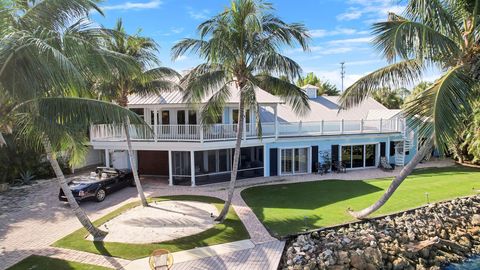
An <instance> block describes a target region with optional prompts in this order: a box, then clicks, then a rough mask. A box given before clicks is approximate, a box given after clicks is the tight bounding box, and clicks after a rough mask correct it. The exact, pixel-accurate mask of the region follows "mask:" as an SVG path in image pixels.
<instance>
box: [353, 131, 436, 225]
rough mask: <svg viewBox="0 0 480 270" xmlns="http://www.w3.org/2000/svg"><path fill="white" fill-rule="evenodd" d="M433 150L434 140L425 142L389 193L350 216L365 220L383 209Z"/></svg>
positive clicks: (395, 180)
mask: <svg viewBox="0 0 480 270" xmlns="http://www.w3.org/2000/svg"><path fill="white" fill-rule="evenodd" d="M431 149H432V138H429V139H427V140H426V141H425V143H424V144H423V146H422V147H421V148H420V150H419V151H418V152H417V153H416V154H415V156H414V157H413V159H412V160H411V161H410V162H409V163H408V164H407V165H406V166H405V167H403V169H402V170H401V171H400V173H399V174H398V175H397V176H396V177H395V179H394V180H393V181H392V183H391V184H390V186H389V187H388V189H387V191H385V193H384V194H383V195H382V197H380V199H379V200H378V201H376V202H375V203H374V204H372V205H371V206H369V207H367V208H365V209H363V210H360V211H356V212H355V211H352V210H350V209H349V210H348V212H349V213H350V215H352V216H354V217H355V218H357V219H364V218H366V217H367V216H369V215H370V214H372V213H373V212H375V211H377V210H378V209H380V207H382V206H383V205H384V204H385V203H386V202H387V201H388V200H389V199H390V197H392V195H393V193H394V192H395V190H397V188H398V187H399V186H400V184H402V183H403V180H405V179H406V178H407V177H408V176H409V175H410V174H411V173H412V171H413V170H414V169H415V167H416V166H417V165H418V163H420V161H422V159H423V158H424V157H425V155H426V154H427V153H428V152H429V151H431Z"/></svg>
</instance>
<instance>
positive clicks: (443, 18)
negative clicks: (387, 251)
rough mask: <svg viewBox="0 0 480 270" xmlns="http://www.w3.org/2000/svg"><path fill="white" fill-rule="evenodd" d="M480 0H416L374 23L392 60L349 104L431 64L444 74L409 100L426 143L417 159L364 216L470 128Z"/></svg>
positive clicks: (410, 114)
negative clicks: (434, 150)
mask: <svg viewBox="0 0 480 270" xmlns="http://www.w3.org/2000/svg"><path fill="white" fill-rule="evenodd" d="M479 8H480V0H457V1H453V0H445V1H437V0H435V1H432V0H410V1H409V3H408V5H407V8H406V11H405V14H404V15H403V16H400V15H396V14H389V18H388V20H387V21H385V22H380V23H376V24H374V25H373V31H374V34H375V39H374V40H373V43H374V45H375V47H376V48H377V49H379V50H380V51H381V52H382V54H383V56H384V57H385V59H386V60H387V61H388V62H389V63H390V65H388V66H386V67H384V68H381V69H379V70H377V71H374V72H372V73H370V74H368V75H366V76H364V77H363V78H361V79H359V80H358V81H357V82H355V83H354V84H353V85H352V86H350V87H349V88H348V89H347V90H346V91H345V93H344V94H343V96H342V99H341V100H342V105H343V107H344V108H349V107H351V106H354V105H355V104H358V103H359V102H361V101H362V100H363V99H365V98H366V97H367V96H369V95H371V94H372V93H374V92H376V91H379V90H381V89H382V88H385V87H395V88H396V87H401V86H407V85H412V84H414V83H415V82H419V81H420V79H421V76H422V74H423V73H424V72H425V70H426V69H427V68H428V67H432V66H433V67H437V68H439V69H440V70H442V71H443V72H444V73H443V74H442V75H441V76H440V78H439V79H438V80H436V81H435V83H433V84H432V85H431V86H429V87H428V88H427V89H426V90H425V91H421V92H420V93H418V94H417V95H416V96H415V98H414V99H413V100H411V101H409V102H408V103H407V104H405V108H404V114H405V117H406V118H407V120H408V122H409V124H410V128H412V129H416V130H418V134H419V137H423V139H425V142H424V143H423V146H421V148H420V150H419V151H418V152H417V153H416V154H415V156H414V158H413V159H412V160H411V161H410V162H409V163H408V164H407V165H406V166H405V167H404V168H403V169H402V170H401V172H400V173H399V175H398V176H396V177H395V179H394V180H393V182H392V183H391V185H390V187H389V188H388V189H387V190H386V192H385V193H384V194H383V195H382V197H381V198H380V199H379V200H378V201H377V202H376V203H374V204H373V205H372V206H370V207H368V208H366V209H363V210H361V211H358V212H351V213H352V215H353V216H355V217H357V218H364V217H366V216H368V215H370V214H371V213H373V212H374V211H376V210H378V209H379V208H380V207H381V206H382V205H384V204H385V203H386V202H387V200H388V199H389V198H390V197H391V196H392V194H393V193H394V192H395V190H396V189H397V188H398V186H399V185H400V184H401V183H402V182H403V181H404V180H405V178H406V177H407V176H408V175H409V174H410V173H411V172H412V171H413V169H414V168H415V167H416V165H417V164H418V163H419V162H420V161H421V160H422V159H423V157H424V156H425V155H426V154H427V153H428V152H429V151H430V150H431V147H432V144H435V145H436V147H437V148H438V149H439V150H441V151H444V150H445V147H446V145H448V143H449V142H451V141H452V140H454V139H455V136H456V134H458V133H457V132H458V131H459V130H464V129H465V126H464V121H462V119H463V116H465V115H469V114H471V112H472V106H471V103H472V101H473V100H474V98H475V95H474V89H475V88H478V87H479V84H478V79H479V78H480V72H479V71H480V57H479V56H478V55H479V54H478V53H479V52H480V45H479V37H480V36H479V35H480V32H479V30H480V28H479V22H478V19H479Z"/></svg>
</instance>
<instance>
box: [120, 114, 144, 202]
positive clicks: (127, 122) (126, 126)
mask: <svg viewBox="0 0 480 270" xmlns="http://www.w3.org/2000/svg"><path fill="white" fill-rule="evenodd" d="M129 126H130V119H129V118H128V116H127V117H125V122H124V123H123V128H124V129H125V137H126V138H127V148H128V158H129V159H130V167H131V168H132V173H133V180H134V181H135V186H136V187H137V191H138V196H140V200H141V201H142V205H143V206H144V207H147V206H148V202H147V199H146V198H145V194H144V193H143V187H142V183H140V178H139V177H138V171H137V164H136V163H135V159H134V158H133V149H132V141H131V139H130V130H129Z"/></svg>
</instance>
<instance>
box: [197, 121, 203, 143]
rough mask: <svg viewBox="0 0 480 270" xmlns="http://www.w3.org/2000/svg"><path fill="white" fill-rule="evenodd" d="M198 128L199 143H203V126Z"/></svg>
mask: <svg viewBox="0 0 480 270" xmlns="http://www.w3.org/2000/svg"><path fill="white" fill-rule="evenodd" d="M198 128H199V129H200V142H201V143H203V125H199V126H198Z"/></svg>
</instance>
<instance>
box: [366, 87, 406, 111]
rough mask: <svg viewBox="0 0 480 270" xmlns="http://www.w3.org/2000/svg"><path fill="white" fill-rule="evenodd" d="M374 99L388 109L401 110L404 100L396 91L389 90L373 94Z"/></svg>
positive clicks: (381, 90) (385, 89)
mask: <svg viewBox="0 0 480 270" xmlns="http://www.w3.org/2000/svg"><path fill="white" fill-rule="evenodd" d="M372 97H373V98H374V99H375V100H376V101H378V102H380V103H381V104H382V105H383V106H385V107H387V108H388V109H400V107H401V106H402V104H403V98H402V97H401V96H400V93H398V92H397V91H396V90H392V89H389V88H384V89H380V90H378V91H375V92H374V93H372Z"/></svg>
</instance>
